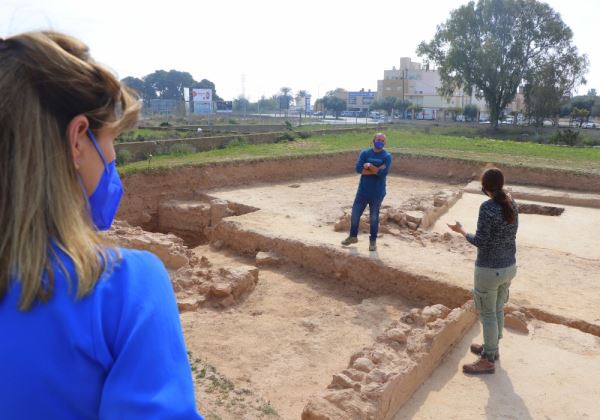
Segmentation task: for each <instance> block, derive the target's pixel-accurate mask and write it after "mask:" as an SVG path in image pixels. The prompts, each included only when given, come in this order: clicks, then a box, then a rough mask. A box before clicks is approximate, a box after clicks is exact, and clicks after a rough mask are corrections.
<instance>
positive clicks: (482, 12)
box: [417, 0, 576, 129]
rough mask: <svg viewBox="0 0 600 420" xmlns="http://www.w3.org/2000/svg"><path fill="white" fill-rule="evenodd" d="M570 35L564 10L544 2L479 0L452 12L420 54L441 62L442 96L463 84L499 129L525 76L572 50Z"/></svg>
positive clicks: (532, 0)
mask: <svg viewBox="0 0 600 420" xmlns="http://www.w3.org/2000/svg"><path fill="white" fill-rule="evenodd" d="M572 37H573V33H572V31H571V29H569V27H568V26H567V25H565V23H564V22H563V21H562V19H561V18H560V15H559V14H558V13H556V12H555V11H554V10H553V9H552V8H551V7H550V6H548V5H547V4H545V3H541V2H538V1H537V0H478V1H477V4H475V2H474V1H471V2H469V3H468V4H467V5H464V6H461V7H460V8H458V9H456V10H454V11H452V12H451V14H450V18H449V19H448V20H447V21H446V22H445V23H443V24H441V25H439V26H438V28H437V31H436V34H435V36H434V38H433V39H432V40H431V41H430V42H429V43H426V42H421V44H419V47H418V49H417V53H418V54H419V56H424V57H426V58H427V59H429V60H430V61H433V62H435V63H437V65H438V71H439V74H440V79H441V82H442V87H441V88H440V93H441V94H442V95H445V96H451V95H452V94H453V93H454V92H455V91H456V90H460V89H463V90H464V91H465V92H466V93H467V94H469V95H471V94H472V93H473V92H475V94H476V96H477V97H478V98H484V99H485V101H486V103H487V106H488V109H489V112H490V122H491V124H492V127H493V128H494V129H496V128H497V127H498V119H499V117H500V115H501V112H502V110H504V109H505V108H506V107H507V105H508V104H510V102H511V101H512V100H513V99H514V97H515V95H516V93H517V88H518V87H519V85H520V84H521V83H522V82H523V80H527V79H528V78H529V77H530V75H531V74H532V73H535V71H536V70H538V69H539V68H540V67H541V63H545V62H548V61H551V60H553V59H556V58H557V57H560V56H561V55H563V54H565V52H568V51H573V49H575V47H574V46H573V45H572V44H571V40H572ZM575 51H576V50H575Z"/></svg>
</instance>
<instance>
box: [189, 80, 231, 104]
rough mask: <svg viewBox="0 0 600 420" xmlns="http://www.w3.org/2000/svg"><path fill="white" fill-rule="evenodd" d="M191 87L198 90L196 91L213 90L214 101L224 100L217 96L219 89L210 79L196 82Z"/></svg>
mask: <svg viewBox="0 0 600 420" xmlns="http://www.w3.org/2000/svg"><path fill="white" fill-rule="evenodd" d="M189 87H191V88H196V89H212V92H213V101H222V100H223V98H221V97H220V96H219V95H217V88H216V87H215V84H214V83H213V82H211V81H210V80H208V79H202V80H200V81H199V82H194V83H193V84H192V85H191V86H189Z"/></svg>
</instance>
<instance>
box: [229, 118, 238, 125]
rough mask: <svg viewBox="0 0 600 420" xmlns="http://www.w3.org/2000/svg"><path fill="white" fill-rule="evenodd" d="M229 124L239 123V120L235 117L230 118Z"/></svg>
mask: <svg viewBox="0 0 600 420" xmlns="http://www.w3.org/2000/svg"><path fill="white" fill-rule="evenodd" d="M229 124H239V123H238V122H237V120H236V119H234V118H230V119H229Z"/></svg>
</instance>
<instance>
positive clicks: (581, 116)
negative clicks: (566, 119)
mask: <svg viewBox="0 0 600 420" xmlns="http://www.w3.org/2000/svg"><path fill="white" fill-rule="evenodd" d="M589 115H590V111H588V110H587V109H583V108H573V111H571V118H572V119H573V121H577V122H578V123H579V127H581V124H583V123H584V122H585V121H586V120H587V118H588V116H589Z"/></svg>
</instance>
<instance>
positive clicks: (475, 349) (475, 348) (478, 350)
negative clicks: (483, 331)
mask: <svg viewBox="0 0 600 420" xmlns="http://www.w3.org/2000/svg"><path fill="white" fill-rule="evenodd" d="M471 353H473V354H476V355H477V356H481V355H482V354H483V346H482V345H481V344H471ZM499 359H500V351H497V352H496V354H495V355H494V360H499Z"/></svg>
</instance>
